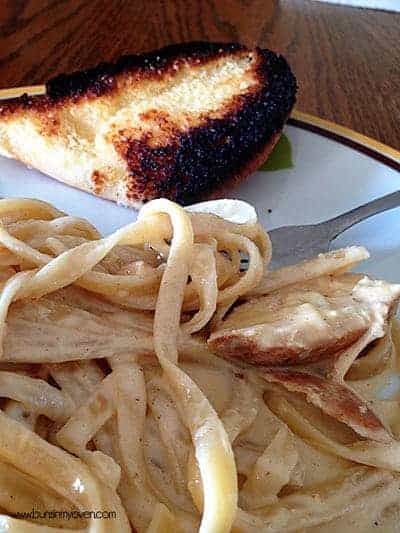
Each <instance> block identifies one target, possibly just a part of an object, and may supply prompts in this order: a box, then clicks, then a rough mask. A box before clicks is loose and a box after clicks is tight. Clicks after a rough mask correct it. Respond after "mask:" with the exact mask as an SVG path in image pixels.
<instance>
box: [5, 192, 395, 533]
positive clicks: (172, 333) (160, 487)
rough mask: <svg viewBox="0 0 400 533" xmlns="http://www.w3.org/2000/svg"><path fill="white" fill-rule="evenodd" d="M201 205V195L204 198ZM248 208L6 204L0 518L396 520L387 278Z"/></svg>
mask: <svg viewBox="0 0 400 533" xmlns="http://www.w3.org/2000/svg"><path fill="white" fill-rule="evenodd" d="M213 205H214V204H213ZM271 253H272V250H271V245H270V240H269V238H268V235H267V234H266V233H265V231H264V230H263V228H262V227H261V226H260V224H259V223H258V222H257V220H256V219H255V218H251V219H249V220H248V221H246V220H244V221H243V223H237V222H235V223H234V222H231V221H229V220H225V219H223V218H220V217H218V216H216V215H215V214H211V213H209V212H196V209H193V210H190V211H186V210H185V209H183V208H181V207H180V206H178V205H176V204H174V203H172V202H169V201H167V200H155V201H152V202H150V203H149V204H147V205H146V206H145V207H144V208H143V209H142V210H141V212H140V213H139V216H138V219H137V221H136V222H133V223H131V224H129V225H128V226H126V227H123V228H121V229H119V230H118V231H116V232H115V233H113V234H112V235H109V236H107V237H104V238H102V237H101V235H100V234H99V233H98V232H97V230H96V229H95V228H94V227H93V226H92V225H91V224H90V223H89V222H87V221H86V220H83V219H79V218H76V217H72V216H68V215H65V214H64V213H62V212H60V211H58V210H57V209H56V208H54V207H52V206H50V205H48V204H46V203H44V202H40V201H36V200H25V199H6V200H0V285H1V292H0V408H1V410H0V531H10V532H19V531H29V532H31V531H32V533H34V532H42V531H48V532H52V531H54V532H56V531H62V530H64V529H65V528H67V529H72V530H74V531H90V532H93V533H94V532H96V533H97V532H102V531H104V532H105V531H107V532H109V531H115V532H124V531H127V532H128V531H137V532H138V533H141V532H147V533H168V532H174V533H175V532H182V533H186V532H187V533H191V532H195V531H200V532H202V533H224V532H231V531H232V532H236V533H248V532H250V533H251V532H260V531H262V532H264V531H265V532H287V531H309V532H317V531H318V532H331V531H332V532H333V531H340V530H345V531H350V530H353V529H356V530H359V531H363V532H364V531H371V532H372V531H378V530H379V531H395V530H397V528H398V519H399V516H400V440H399V439H400V415H399V413H398V411H399V410H398V399H399V398H400V374H399V368H398V367H399V355H400V333H399V331H400V330H399V327H398V325H397V323H396V321H395V320H394V319H393V317H394V313H395V309H396V305H397V302H398V300H399V299H400V286H398V285H394V284H390V283H386V282H381V281H376V280H371V279H369V278H367V277H364V276H361V275H358V274H350V273H348V272H347V271H348V270H349V269H350V268H351V267H353V266H354V265H355V264H356V263H357V262H359V261H361V260H363V259H365V258H366V257H368V253H367V252H366V250H364V249H363V248H360V247H351V248H348V249H345V250H339V251H335V252H331V253H329V254H325V255H320V256H318V257H316V258H311V259H310V261H306V262H303V263H302V264H301V265H293V266H290V267H285V268H284V269H281V270H278V271H275V272H270V271H269V270H268V263H269V261H270V258H271Z"/></svg>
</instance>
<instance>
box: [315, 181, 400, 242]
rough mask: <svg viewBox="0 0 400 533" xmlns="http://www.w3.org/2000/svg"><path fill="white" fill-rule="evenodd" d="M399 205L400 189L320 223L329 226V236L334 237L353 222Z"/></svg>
mask: <svg viewBox="0 0 400 533" xmlns="http://www.w3.org/2000/svg"><path fill="white" fill-rule="evenodd" d="M399 206H400V190H399V191H396V192H393V193H391V194H387V195H386V196H383V197H382V198H377V199H376V200H372V202H369V203H368V204H365V205H361V206H360V207H356V208H355V209H352V210H351V211H348V212H347V213H343V215H339V216H338V217H335V218H331V219H330V220H327V221H326V222H323V224H321V225H325V224H326V227H327V228H329V236H330V238H331V239H334V238H335V237H337V236H338V235H340V234H341V233H343V231H345V230H346V229H348V228H351V226H354V224H357V223H358V222H361V221H362V220H365V219H366V218H369V217H372V216H373V215H377V214H378V213H382V212H383V211H388V210H389V209H394V208H395V207H399Z"/></svg>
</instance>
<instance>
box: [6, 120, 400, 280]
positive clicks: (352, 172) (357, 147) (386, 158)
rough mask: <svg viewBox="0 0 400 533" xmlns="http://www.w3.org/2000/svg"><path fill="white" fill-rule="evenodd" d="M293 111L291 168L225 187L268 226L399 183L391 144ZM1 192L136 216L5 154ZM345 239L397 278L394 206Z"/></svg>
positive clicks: (398, 224) (108, 227)
mask: <svg viewBox="0 0 400 533" xmlns="http://www.w3.org/2000/svg"><path fill="white" fill-rule="evenodd" d="M295 116H296V117H297V118H296V119H295V120H292V121H291V125H289V126H287V127H286V134H287V135H288V137H289V139H290V141H291V144H292V149H293V159H294V168H292V169H289V170H281V171H276V172H256V173H255V174H254V175H253V176H251V177H250V178H249V179H248V180H247V182H246V183H243V184H242V185H241V186H240V187H238V188H236V189H232V191H231V193H230V197H231V198H239V199H242V200H246V201H248V202H250V203H252V204H253V205H254V206H255V207H256V209H257V211H258V213H259V217H260V219H261V222H262V223H263V224H264V225H265V227H266V228H267V229H272V228H275V227H279V226H283V225H289V224H309V223H315V222H319V221H322V220H326V219H328V218H330V217H333V216H335V215H338V214H340V213H343V212H345V211H347V210H349V209H352V208H354V207H357V206H358V205H360V204H363V203H365V202H368V201H369V200H372V199H374V198H377V197H379V196H383V195H384V194H388V193H390V192H393V191H396V190H399V189H400V174H399V171H398V161H397V163H396V161H395V160H396V158H397V156H398V154H397V153H396V152H395V151H394V150H391V149H389V148H385V147H383V146H382V145H379V143H375V142H374V141H370V140H368V139H366V138H364V137H362V136H359V135H357V134H355V133H352V132H349V131H348V130H344V129H343V128H340V127H335V126H333V125H328V124H327V123H323V121H320V120H319V119H315V118H312V117H305V116H304V115H302V114H299V113H297V114H296V115H295ZM318 125H319V126H318ZM321 125H322V127H321ZM310 129H311V130H313V131H309V130H310ZM338 133H340V134H338ZM329 137H333V138H329ZM346 137H347V138H346ZM349 139H350V140H349ZM345 143H347V144H349V143H350V145H351V146H348V145H346V144H345ZM362 151H364V152H366V153H362ZM379 159H381V161H379ZM396 166H397V169H396ZM0 196H1V197H7V196H23V197H30V198H40V199H42V200H46V201H48V202H51V203H53V204H54V205H55V206H56V207H58V208H59V209H61V210H63V211H65V212H67V213H70V214H73V215H77V216H81V217H85V218H87V219H89V220H90V221H91V222H92V223H93V224H95V226H97V227H98V228H99V230H100V231H101V232H102V233H104V234H108V233H110V232H112V231H114V230H115V229H116V228H119V227H120V226H122V225H124V224H127V223H128V222H131V221H132V220H134V219H135V217H136V212H135V211H133V210H130V209H127V208H124V207H120V206H117V205H115V204H114V203H112V202H109V201H106V200H102V199H99V198H96V197H94V196H91V195H89V194H87V193H84V192H81V191H78V190H76V189H73V188H70V187H67V186H65V185H63V184H61V183H58V182H57V181H55V180H52V179H51V178H48V177H46V176H44V175H43V174H41V173H40V172H37V171H35V170H31V169H28V168H26V167H25V166H24V165H22V164H20V163H17V162H15V161H12V160H8V159H5V158H2V157H0ZM269 210H271V212H269ZM349 244H362V245H364V246H366V247H367V248H368V249H369V250H370V252H371V256H372V257H371V259H370V260H369V261H367V262H366V263H364V264H363V265H361V270H362V271H364V272H367V273H369V274H371V275H373V276H376V277H381V278H385V279H387V280H390V281H397V282H400V209H399V208H397V209H393V210H392V211H390V212H387V213H384V214H381V215H378V216H375V217H374V218H372V219H370V220H368V221H365V222H363V223H360V224H359V225H358V226H357V227H354V228H352V229H350V230H348V231H346V232H345V233H344V234H342V235H341V236H340V237H339V238H338V239H336V241H335V242H334V247H335V248H338V247H342V246H346V245H349Z"/></svg>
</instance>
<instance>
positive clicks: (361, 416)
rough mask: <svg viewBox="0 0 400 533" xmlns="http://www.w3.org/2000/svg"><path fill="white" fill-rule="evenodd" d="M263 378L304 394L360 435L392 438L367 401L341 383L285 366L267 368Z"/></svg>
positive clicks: (376, 439)
mask: <svg viewBox="0 0 400 533" xmlns="http://www.w3.org/2000/svg"><path fill="white" fill-rule="evenodd" d="M263 377H264V379H265V380H266V381H268V382H269V383H277V384H279V385H282V386H283V387H284V388H285V389H286V390H288V391H289V392H295V393H300V394H304V395H305V398H306V400H307V401H308V402H310V403H312V404H313V405H315V407H319V408H320V409H321V410H322V411H323V412H324V413H325V414H327V415H328V416H331V417H333V418H335V419H336V420H338V421H339V422H342V423H344V424H346V425H347V426H349V427H351V429H352V430H353V431H355V432H356V433H358V435H360V436H361V437H364V438H367V439H370V440H373V441H376V442H383V443H389V442H391V441H392V439H393V437H392V436H391V434H390V433H389V431H388V430H387V429H386V428H385V427H384V426H383V424H382V422H381V421H380V420H379V418H378V417H377V416H376V415H375V413H374V412H373V411H372V410H371V409H370V408H369V407H368V404H367V402H366V401H365V400H363V399H362V398H360V397H359V396H357V394H355V392H353V391H352V390H351V389H350V388H349V387H347V386H346V385H345V384H344V383H335V382H334V381H330V380H328V379H325V378H323V377H321V376H317V375H315V374H309V373H307V372H296V371H293V370H292V369H285V368H268V369H266V370H265V373H264V374H263Z"/></svg>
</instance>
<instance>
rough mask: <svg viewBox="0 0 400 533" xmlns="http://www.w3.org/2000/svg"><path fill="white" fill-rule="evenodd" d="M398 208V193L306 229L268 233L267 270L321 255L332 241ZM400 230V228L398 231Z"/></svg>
mask: <svg viewBox="0 0 400 533" xmlns="http://www.w3.org/2000/svg"><path fill="white" fill-rule="evenodd" d="M398 206H400V190H399V191H396V192H394V193H392V194H388V195H387V196H383V197H382V198H378V199H377V200H373V201H372V202H369V203H368V204H365V205H362V206H360V207H356V208H355V209H352V210H351V211H348V212H347V213H344V214H343V215H339V216H337V217H335V218H332V219H330V220H327V221H326V222H320V223H319V224H309V225H307V226H284V227H282V228H277V229H274V230H272V231H270V232H269V236H270V238H271V241H272V261H271V263H270V268H271V269H275V268H279V267H282V266H287V265H290V264H294V263H298V262H299V261H303V260H304V259H308V258H310V257H312V256H314V255H317V254H319V253H321V252H327V251H328V250H329V245H330V243H331V242H332V240H333V239H335V238H336V237H337V236H338V235H340V234H341V233H343V232H344V231H345V230H346V229H348V228H350V227H351V226H354V224H357V223H358V222H361V221H362V220H365V219H366V218H369V217H372V216H374V215H376V214H378V213H382V212H383V211H387V210H389V209H394V208H395V207H398ZM398 231H400V228H398Z"/></svg>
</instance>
